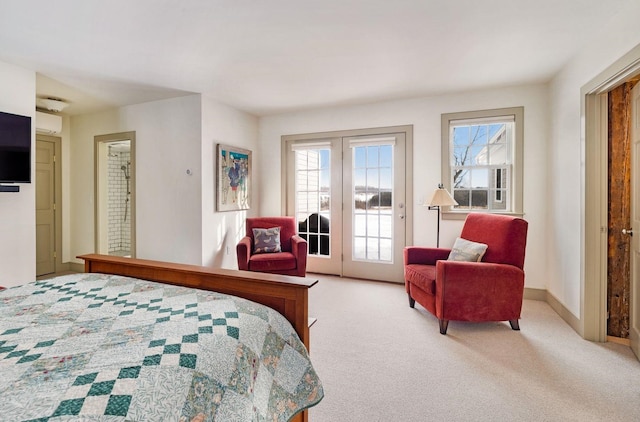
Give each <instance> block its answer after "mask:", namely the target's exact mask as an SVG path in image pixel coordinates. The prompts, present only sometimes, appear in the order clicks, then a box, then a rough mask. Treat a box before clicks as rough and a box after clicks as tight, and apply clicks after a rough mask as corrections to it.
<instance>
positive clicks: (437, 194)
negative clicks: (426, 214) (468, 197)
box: [424, 183, 458, 248]
mask: <svg viewBox="0 0 640 422" xmlns="http://www.w3.org/2000/svg"><path fill="white" fill-rule="evenodd" d="M424 205H426V206H428V207H429V209H430V210H438V239H437V241H436V247H438V248H439V247H440V208H441V207H450V206H453V205H458V203H457V202H456V200H455V199H453V197H452V196H451V194H450V193H449V191H448V190H446V189H445V188H444V186H443V185H442V183H440V184H438V189H436V190H435V191H434V192H433V196H432V197H431V201H429V202H425V203H424Z"/></svg>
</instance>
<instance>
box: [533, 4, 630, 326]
mask: <svg viewBox="0 0 640 422" xmlns="http://www.w3.org/2000/svg"><path fill="white" fill-rule="evenodd" d="M639 16H640V2H628V4H627V5H626V6H625V8H624V9H622V10H620V11H619V13H618V14H617V16H615V18H614V19H612V20H611V21H609V22H603V23H602V26H601V27H599V28H594V31H593V38H592V39H590V40H585V47H584V48H583V49H582V51H581V52H579V54H576V56H575V57H574V58H573V60H571V61H570V62H569V63H568V64H567V65H566V66H565V67H564V68H563V70H562V71H561V72H560V73H559V74H558V75H556V77H555V78H554V79H553V81H552V82H551V84H550V139H549V145H550V146H551V147H550V149H549V152H550V153H549V156H548V160H547V161H548V171H549V178H548V182H549V185H548V194H547V197H548V201H549V203H550V204H552V205H551V206H550V211H549V227H550V230H549V231H548V235H549V242H548V248H547V253H546V259H545V262H546V263H547V265H548V268H549V270H548V271H549V281H548V287H547V288H548V291H549V292H550V293H551V294H552V295H553V296H555V297H556V298H557V299H558V300H559V301H560V302H561V303H562V304H563V305H564V306H565V307H566V308H567V309H568V310H569V311H570V312H572V313H573V314H574V315H575V316H577V317H579V316H580V306H581V303H580V301H581V299H580V292H581V286H582V283H583V281H582V280H581V278H580V273H581V269H582V268H584V262H583V256H582V255H581V248H582V247H583V246H584V245H582V244H581V242H580V233H581V231H582V230H583V224H584V222H583V217H584V204H581V197H580V189H581V183H582V181H583V180H584V170H585V169H584V161H583V160H584V156H583V151H584V150H583V142H584V139H583V138H584V132H583V124H584V122H581V116H580V101H581V97H580V89H581V87H582V86H583V85H586V84H587V83H588V82H589V81H590V80H591V79H593V78H595V77H596V76H597V75H598V74H600V72H602V71H603V70H604V69H606V68H607V67H608V66H610V65H611V64H613V63H614V62H615V61H616V60H617V59H619V58H620V57H622V56H623V55H624V54H625V53H627V52H628V51H629V50H631V49H632V48H633V47H635V46H636V45H638V44H639V43H640V24H638V17H639Z"/></svg>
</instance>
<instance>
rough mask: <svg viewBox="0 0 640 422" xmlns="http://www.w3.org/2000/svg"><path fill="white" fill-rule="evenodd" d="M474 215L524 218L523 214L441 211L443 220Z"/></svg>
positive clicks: (459, 218)
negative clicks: (483, 214)
mask: <svg viewBox="0 0 640 422" xmlns="http://www.w3.org/2000/svg"><path fill="white" fill-rule="evenodd" d="M473 213H485V214H498V215H510V216H512V217H520V218H522V217H524V213H523V212H515V211H514V212H485V211H440V215H441V218H442V219H443V220H464V219H465V218H467V215H468V214H473Z"/></svg>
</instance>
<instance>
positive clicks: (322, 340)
mask: <svg viewBox="0 0 640 422" xmlns="http://www.w3.org/2000/svg"><path fill="white" fill-rule="evenodd" d="M310 276H312V277H318V278H319V280H320V282H319V283H318V284H317V285H316V286H314V287H313V288H312V289H311V290H310V292H309V309H310V311H309V314H310V316H313V317H316V318H318V321H317V322H316V323H315V325H314V326H313V327H312V328H311V358H312V361H313V362H314V366H315V368H316V370H317V372H318V374H319V375H320V378H321V379H322V382H323V385H324V391H325V397H324V399H323V400H322V402H320V403H319V404H318V405H317V406H315V407H313V408H311V409H310V411H309V416H310V421H311V422H336V421H340V422H344V421H580V422H586V421H605V420H606V421H640V362H638V360H637V359H636V357H635V356H634V354H633V353H632V351H631V349H630V348H628V347H626V346H624V345H620V344H615V343H593V342H589V341H586V340H584V339H582V338H581V337H580V336H579V335H578V334H576V333H575V331H573V330H572V329H571V327H569V326H568V325H567V324H566V323H565V322H564V321H563V320H562V319H561V318H560V317H559V316H558V315H557V314H556V313H555V312H554V311H553V310H552V309H551V308H550V307H549V305H548V304H546V303H544V302H539V301H532V300H525V302H524V305H523V311H522V319H521V320H520V328H521V331H513V330H511V328H510V327H509V324H508V322H496V323H462V322H455V321H452V322H451V323H450V324H449V329H448V332H447V335H446V336H443V335H441V334H440V333H439V331H438V321H437V319H436V318H435V317H433V316H432V315H431V314H430V313H429V312H427V311H426V310H424V309H423V308H422V307H420V306H419V305H418V304H417V303H416V308H415V309H411V308H409V305H408V300H407V295H406V293H405V291H404V286H402V285H397V284H391V283H380V282H370V281H362V280H352V279H341V278H339V277H331V276H317V275H314V274H310Z"/></svg>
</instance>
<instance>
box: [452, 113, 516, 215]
mask: <svg viewBox="0 0 640 422" xmlns="http://www.w3.org/2000/svg"><path fill="white" fill-rule="evenodd" d="M523 119H524V108H523V107H516V108H508V109H496V110H483V111H472V112H463V113H449V114H443V115H442V182H443V183H444V185H445V187H446V188H447V189H449V191H450V192H451V194H452V195H453V197H454V199H455V200H456V202H458V205H457V206H455V207H452V208H451V210H449V211H448V212H447V211H445V214H449V217H450V216H452V215H456V214H458V215H466V213H468V212H494V213H508V214H522V144H523V139H522V138H523Z"/></svg>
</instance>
